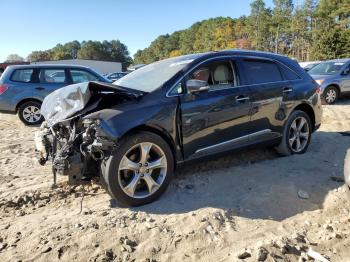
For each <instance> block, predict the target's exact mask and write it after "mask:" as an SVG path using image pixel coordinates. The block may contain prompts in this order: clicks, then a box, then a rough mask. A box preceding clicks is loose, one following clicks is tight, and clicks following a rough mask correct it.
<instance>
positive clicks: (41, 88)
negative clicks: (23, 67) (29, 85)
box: [35, 87, 45, 90]
mask: <svg viewBox="0 0 350 262" xmlns="http://www.w3.org/2000/svg"><path fill="white" fill-rule="evenodd" d="M35 89H36V90H44V89H45V88H44V87H36V88H35Z"/></svg>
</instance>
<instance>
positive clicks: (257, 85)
mask: <svg viewBox="0 0 350 262" xmlns="http://www.w3.org/2000/svg"><path fill="white" fill-rule="evenodd" d="M240 69H241V70H242V74H243V75H244V82H245V84H246V85H248V86H249V88H250V89H251V90H252V93H251V95H250V101H251V103H252V110H251V124H252V129H253V130H252V136H251V137H250V139H251V140H262V141H263V140H269V139H272V138H275V137H278V136H279V134H278V133H275V132H274V130H275V129H276V128H275V127H276V126H279V125H280V121H281V120H279V115H278V114H279V112H280V109H281V107H282V106H283V100H284V99H285V98H287V97H289V96H291V95H293V87H292V85H291V83H290V81H287V80H284V77H283V75H282V72H281V70H280V67H279V64H278V63H277V62H275V61H272V60H269V59H263V58H254V59H252V58H245V59H242V60H241V61H240ZM256 142H258V141H256Z"/></svg>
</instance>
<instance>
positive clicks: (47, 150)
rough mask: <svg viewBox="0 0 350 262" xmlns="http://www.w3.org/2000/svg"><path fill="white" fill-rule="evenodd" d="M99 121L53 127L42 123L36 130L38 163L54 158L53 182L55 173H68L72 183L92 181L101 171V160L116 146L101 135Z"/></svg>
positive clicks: (70, 123) (76, 122) (85, 121)
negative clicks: (99, 134)
mask: <svg viewBox="0 0 350 262" xmlns="http://www.w3.org/2000/svg"><path fill="white" fill-rule="evenodd" d="M98 124H99V123H98V122H97V121H93V120H84V122H83V123H79V122H78V121H75V122H74V121H69V122H68V123H64V124H63V123H61V124H58V125H56V126H55V127H54V128H48V127H47V126H46V125H45V124H43V125H42V127H41V129H40V131H38V132H36V133H35V144H36V148H37V151H39V153H40V156H39V163H41V164H45V163H46V161H47V160H48V159H49V157H51V158H52V167H53V176H54V185H55V184H56V175H63V176H68V183H69V184H70V185H75V186H76V185H81V184H86V183H89V182H90V181H91V180H92V179H93V178H95V177H98V176H99V174H100V170H99V166H100V162H101V161H102V160H103V159H104V158H105V157H108V156H109V155H110V154H111V152H112V151H113V150H114V149H115V147H116V145H115V143H114V142H113V141H109V140H108V139H107V138H104V137H99V136H97V134H98V131H97V130H98Z"/></svg>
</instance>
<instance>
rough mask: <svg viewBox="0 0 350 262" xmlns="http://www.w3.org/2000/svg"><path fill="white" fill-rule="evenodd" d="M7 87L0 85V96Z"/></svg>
mask: <svg viewBox="0 0 350 262" xmlns="http://www.w3.org/2000/svg"><path fill="white" fill-rule="evenodd" d="M8 88H9V87H8V86H7V85H0V95H2V94H3V93H5V92H6V91H7V89H8Z"/></svg>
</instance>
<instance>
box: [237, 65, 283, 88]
mask: <svg viewBox="0 0 350 262" xmlns="http://www.w3.org/2000/svg"><path fill="white" fill-rule="evenodd" d="M242 64H243V70H244V74H245V76H246V80H247V81H248V84H251V85H253V84H264V83H270V82H279V81H283V78H282V75H281V72H280V70H279V67H278V65H277V64H276V63H274V62H270V61H263V60H244V61H242Z"/></svg>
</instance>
